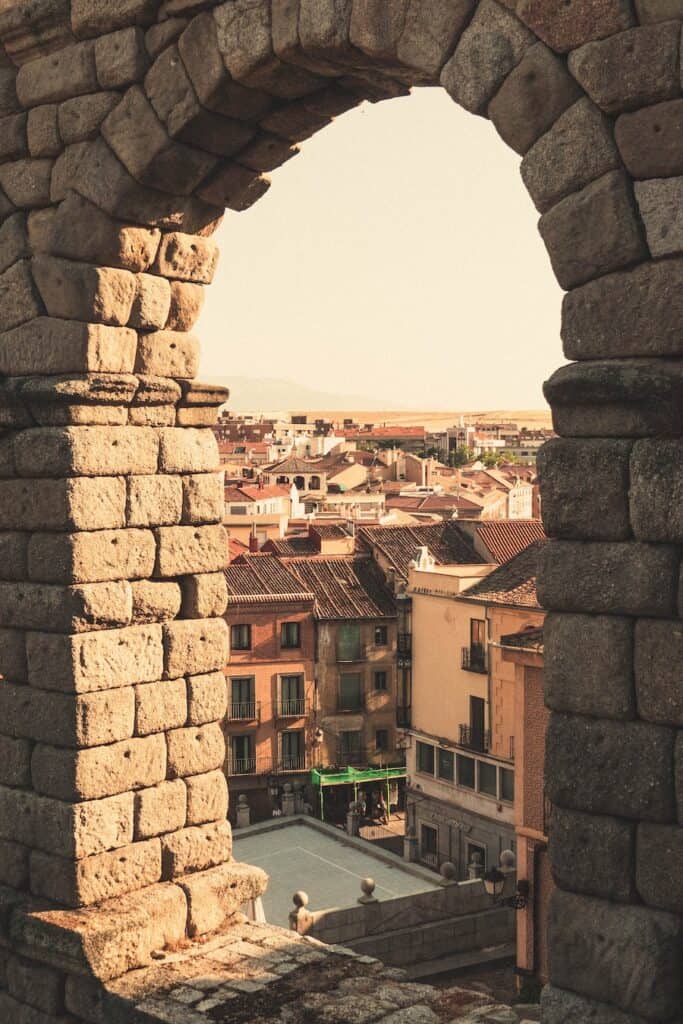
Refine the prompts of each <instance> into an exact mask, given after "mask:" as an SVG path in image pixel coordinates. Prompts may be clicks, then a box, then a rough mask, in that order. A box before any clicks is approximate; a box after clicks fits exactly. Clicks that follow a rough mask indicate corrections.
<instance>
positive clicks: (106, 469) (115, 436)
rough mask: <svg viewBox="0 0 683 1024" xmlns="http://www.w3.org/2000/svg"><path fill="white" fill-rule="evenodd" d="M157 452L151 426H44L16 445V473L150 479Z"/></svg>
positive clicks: (23, 436)
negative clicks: (134, 476) (132, 475)
mask: <svg viewBox="0 0 683 1024" xmlns="http://www.w3.org/2000/svg"><path fill="white" fill-rule="evenodd" d="M162 433H164V432H162ZM202 440H203V439H202ZM212 440H213V438H212ZM205 443H206V442H205ZM214 445H215V441H214ZM207 447H208V445H207ZM158 450H159V435H158V433H157V431H155V430H152V429H151V428H148V427H45V428H39V429H34V430H27V431H23V432H22V433H20V434H19V435H18V436H17V437H16V439H15V442H14V458H15V462H16V467H17V472H18V474H19V476H27V477H42V476H48V477H55V476H126V475H128V474H136V475H140V476H147V475H150V474H152V473H156V471H157V458H158ZM217 451H218V449H217V447H216V452H217ZM167 461H170V460H167ZM192 468H194V467H192ZM211 468H212V469H213V468H216V467H213V466H212V467H211ZM171 472H179V471H178V470H171Z"/></svg>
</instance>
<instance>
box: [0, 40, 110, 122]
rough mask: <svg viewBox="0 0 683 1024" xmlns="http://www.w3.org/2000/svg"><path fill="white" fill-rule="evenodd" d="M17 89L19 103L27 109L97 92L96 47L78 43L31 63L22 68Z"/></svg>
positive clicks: (87, 43)
mask: <svg viewBox="0 0 683 1024" xmlns="http://www.w3.org/2000/svg"><path fill="white" fill-rule="evenodd" d="M16 86H17V96H18V97H19V101H20V103H21V105H22V106H23V107H26V108H28V107H37V106H38V105H39V104H41V103H56V102H58V101H59V100H66V99H69V98H70V97H71V96H81V95H83V94H84V93H87V92H97V88H98V86H97V75H96V73H95V49H94V45H93V44H92V43H91V42H86V43H76V44H74V45H73V46H66V47H64V49H62V50H57V51H56V52H55V53H51V54H50V55H49V56H47V57H37V58H36V59H35V60H32V61H29V63H28V64H24V65H23V66H22V67H21V68H19V71H18V73H17V81H16Z"/></svg>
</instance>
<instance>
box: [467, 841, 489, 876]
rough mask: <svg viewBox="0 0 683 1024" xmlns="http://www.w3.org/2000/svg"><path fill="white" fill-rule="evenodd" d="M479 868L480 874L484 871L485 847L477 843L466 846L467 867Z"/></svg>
mask: <svg viewBox="0 0 683 1024" xmlns="http://www.w3.org/2000/svg"><path fill="white" fill-rule="evenodd" d="M470 865H472V866H475V865H477V866H480V867H481V870H482V874H483V873H484V871H486V847H485V846H480V845H479V843H468V844H467V866H468V867H470Z"/></svg>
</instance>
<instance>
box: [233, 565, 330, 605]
mask: <svg viewBox="0 0 683 1024" xmlns="http://www.w3.org/2000/svg"><path fill="white" fill-rule="evenodd" d="M225 579H226V582H227V584H228V595H229V597H231V598H234V600H233V601H232V602H231V604H240V605H243V604H264V603H272V602H273V601H312V600H313V594H312V593H311V592H310V591H308V590H307V589H306V587H304V586H303V585H302V582H301V580H300V579H299V578H298V577H297V576H295V575H294V574H293V573H291V572H290V571H289V569H288V567H287V566H286V565H285V564H284V563H283V562H281V561H280V559H279V558H275V556H274V555H261V554H258V555H257V554H253V555H252V554H243V555H240V556H239V557H238V558H237V559H236V561H234V562H232V564H231V565H229V566H228V568H227V569H226V570H225Z"/></svg>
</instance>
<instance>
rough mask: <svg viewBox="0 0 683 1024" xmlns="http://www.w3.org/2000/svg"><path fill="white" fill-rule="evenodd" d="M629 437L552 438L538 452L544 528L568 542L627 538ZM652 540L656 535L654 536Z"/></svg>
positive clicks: (629, 527) (628, 530)
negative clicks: (593, 438) (603, 438)
mask: <svg viewBox="0 0 683 1024" xmlns="http://www.w3.org/2000/svg"><path fill="white" fill-rule="evenodd" d="M631 447H632V445H631V444H630V443H629V442H628V441H610V440H592V439H588V440H579V439H574V438H553V439H552V440H550V441H549V442H548V443H547V444H545V445H544V446H543V448H542V449H541V450H540V452H539V454H538V467H539V471H540V479H541V495H542V502H543V516H544V520H543V521H544V526H545V531H546V533H547V534H548V536H550V537H562V538H566V539H568V540H573V539H577V540H579V539H580V540H626V539H627V538H628V537H630V535H631V524H630V521H629V456H630V454H631ZM652 539H654V538H652Z"/></svg>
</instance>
